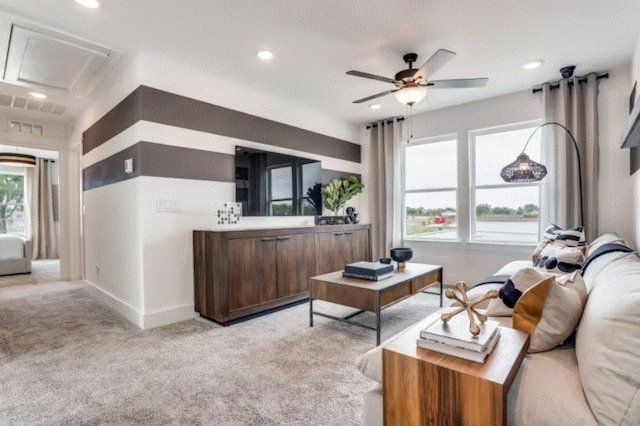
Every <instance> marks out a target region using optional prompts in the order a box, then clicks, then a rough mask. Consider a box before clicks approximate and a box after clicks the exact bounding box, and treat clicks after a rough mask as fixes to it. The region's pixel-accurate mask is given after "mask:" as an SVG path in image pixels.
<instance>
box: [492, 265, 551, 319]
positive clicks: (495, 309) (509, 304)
mask: <svg viewBox="0 0 640 426" xmlns="http://www.w3.org/2000/svg"><path fill="white" fill-rule="evenodd" d="M547 277H548V275H547V274H543V273H542V272H540V271H537V270H536V269H535V268H531V267H526V268H522V269H521V270H519V271H518V272H516V273H515V274H513V275H512V276H511V278H509V279H508V280H507V282H506V283H504V285H502V286H501V287H500V289H499V290H498V294H499V295H500V297H499V298H497V299H491V300H490V301H489V306H488V307H487V315H489V316H492V317H501V316H508V317H510V316H511V315H512V314H513V307H514V306H515V305H516V302H517V301H518V298H520V296H521V295H522V293H523V292H524V291H525V290H526V289H528V288H529V287H531V286H533V285H534V284H536V283H539V282H540V281H542V280H544V279H545V278H547ZM480 287H485V286H480ZM484 290H485V291H486V290H489V289H484Z"/></svg>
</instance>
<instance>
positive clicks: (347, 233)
mask: <svg viewBox="0 0 640 426" xmlns="http://www.w3.org/2000/svg"><path fill="white" fill-rule="evenodd" d="M351 234H353V232H345V233H344V235H351Z"/></svg>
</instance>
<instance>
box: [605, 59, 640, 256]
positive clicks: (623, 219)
mask: <svg viewBox="0 0 640 426" xmlns="http://www.w3.org/2000/svg"><path fill="white" fill-rule="evenodd" d="M608 71H609V78H607V79H602V80H600V83H599V88H600V90H599V93H598V117H599V123H598V124H599V135H598V136H599V139H600V141H599V142H600V181H599V182H598V203H599V208H598V232H599V233H600V234H604V233H606V232H615V233H617V234H618V235H620V236H621V237H623V238H624V239H625V240H626V241H628V242H629V243H630V244H634V240H635V231H634V227H633V217H634V207H633V197H630V196H629V194H632V193H633V192H634V191H633V179H632V178H631V177H630V176H629V150H628V149H620V136H621V135H622V131H623V130H624V126H625V125H626V123H627V119H628V117H629V94H630V93H631V88H632V85H630V84H629V79H630V77H629V64H624V65H621V66H618V67H615V68H612V69H610V70H608ZM637 174H638V173H636V175H637ZM635 211H637V210H635ZM636 247H638V246H637V245H636Z"/></svg>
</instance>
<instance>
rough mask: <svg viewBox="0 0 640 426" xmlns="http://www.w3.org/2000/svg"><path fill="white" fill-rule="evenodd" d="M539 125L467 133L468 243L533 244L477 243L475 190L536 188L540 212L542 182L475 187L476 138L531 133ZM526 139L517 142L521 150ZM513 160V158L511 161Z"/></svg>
mask: <svg viewBox="0 0 640 426" xmlns="http://www.w3.org/2000/svg"><path fill="white" fill-rule="evenodd" d="M540 124H542V120H533V121H525V122H520V123H512V124H505V125H500V126H495V127H488V128H484V129H477V130H470V131H469V132H468V145H469V175H468V179H469V205H468V209H469V210H468V213H469V242H472V243H476V244H504V245H531V244H535V243H532V242H530V241H520V242H516V241H490V242H485V241H478V240H476V238H475V235H476V211H475V210H476V190H477V189H500V188H517V187H521V188H524V187H538V206H539V208H540V210H542V192H543V184H542V181H539V182H526V183H508V182H504V183H502V184H493V185H476V161H475V160H476V138H477V137H478V136H483V135H488V134H494V133H504V132H509V131H514V130H522V129H527V128H531V129H532V132H533V131H534V130H535V128H537V127H538V126H539V125H540ZM526 142H527V141H526V139H525V140H522V141H518V143H522V148H524V146H525V143H526ZM542 151H543V155H544V152H545V151H544V146H543V147H542ZM513 160H515V158H514V159H513ZM505 166H506V164H505ZM541 217H542V211H540V216H538V237H539V236H540V235H541V227H542V220H541Z"/></svg>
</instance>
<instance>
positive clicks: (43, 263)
mask: <svg viewBox="0 0 640 426" xmlns="http://www.w3.org/2000/svg"><path fill="white" fill-rule="evenodd" d="M59 280H60V260H59V259H46V260H34V261H32V262H31V273H30V274H16V275H4V276H0V288H2V287H11V286H16V285H25V284H35V283H41V282H49V281H59Z"/></svg>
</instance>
